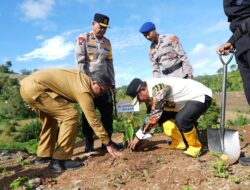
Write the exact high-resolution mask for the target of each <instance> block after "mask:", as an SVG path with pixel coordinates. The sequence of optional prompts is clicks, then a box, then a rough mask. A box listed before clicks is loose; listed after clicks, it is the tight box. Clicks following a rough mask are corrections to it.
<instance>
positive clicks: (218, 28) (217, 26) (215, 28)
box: [206, 20, 229, 32]
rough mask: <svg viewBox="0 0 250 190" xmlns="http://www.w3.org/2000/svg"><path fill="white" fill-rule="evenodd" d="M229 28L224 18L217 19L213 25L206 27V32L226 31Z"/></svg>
mask: <svg viewBox="0 0 250 190" xmlns="http://www.w3.org/2000/svg"><path fill="white" fill-rule="evenodd" d="M228 28H229V23H228V22H227V21H225V20H223V21H222V20H221V21H218V22H217V23H215V24H214V25H213V26H210V27H207V29H206V31H207V32H218V31H223V30H225V31H227V30H228Z"/></svg>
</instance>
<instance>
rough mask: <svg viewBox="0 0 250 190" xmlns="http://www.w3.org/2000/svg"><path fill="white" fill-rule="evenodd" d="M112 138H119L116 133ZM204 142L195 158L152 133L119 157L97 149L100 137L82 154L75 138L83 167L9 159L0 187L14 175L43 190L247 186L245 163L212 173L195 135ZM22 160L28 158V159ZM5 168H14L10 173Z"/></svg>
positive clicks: (247, 130) (247, 131) (249, 169)
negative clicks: (141, 146)
mask: <svg viewBox="0 0 250 190" xmlns="http://www.w3.org/2000/svg"><path fill="white" fill-rule="evenodd" d="M239 131H240V133H241V134H242V137H243V138H242V139H243V141H241V147H243V149H242V154H245V155H248V156H250V146H249V145H248V143H249V142H250V126H245V127H241V128H240V129H239ZM114 139H115V140H116V141H117V142H121V140H122V134H115V135H114ZM201 139H202V143H203V145H204V148H203V149H204V150H203V154H202V155H201V156H200V157H199V158H191V157H187V156H185V155H184V154H183V153H182V151H177V150H171V149H167V141H166V136H165V135H164V134H156V135H155V136H154V137H153V140H152V142H151V146H150V148H149V149H147V150H143V151H136V152H130V151H129V150H128V149H124V150H123V155H122V157H120V158H112V157H111V156H110V155H109V154H108V153H106V151H102V150H101V142H100V140H96V141H95V147H96V149H97V154H94V155H87V154H84V153H83V151H84V146H83V142H78V143H77V144H76V148H75V151H74V158H75V159H80V160H82V161H83V162H84V164H85V166H83V167H81V168H79V169H75V170H67V171H65V172H64V173H53V172H51V171H50V170H48V169H47V165H46V164H44V165H40V166H34V165H30V166H28V167H21V166H19V165H18V164H17V163H16V159H15V158H12V159H9V160H8V161H5V162H4V163H3V162H2V163H0V168H1V170H3V168H5V169H7V170H8V171H9V174H5V175H2V173H3V172H1V175H0V184H1V189H9V185H10V183H11V181H13V180H14V179H16V178H17V177H18V176H28V177H29V179H32V178H36V177H39V178H41V179H42V186H41V187H42V188H43V189H54V190H60V189H62V190H65V189H107V190H110V189H185V188H187V187H189V188H191V189H193V190H194V189H235V190H236V189H249V187H250V166H243V165H241V164H239V163H235V164H234V165H231V166H230V168H229V172H230V175H229V177H228V178H226V179H224V178H219V177H216V176H215V174H216V172H215V173H214V172H213V165H214V162H216V160H217V158H216V157H215V156H214V155H212V154H211V153H209V152H208V151H207V147H206V135H205V133H201ZM27 159H33V158H32V157H29V158H27ZM10 171H14V173H11V172H10Z"/></svg>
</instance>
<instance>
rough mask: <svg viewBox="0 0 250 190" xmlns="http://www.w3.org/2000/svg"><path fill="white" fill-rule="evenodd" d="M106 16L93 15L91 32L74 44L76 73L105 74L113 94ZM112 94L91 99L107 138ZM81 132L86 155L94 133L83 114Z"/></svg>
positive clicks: (111, 113)
mask: <svg viewBox="0 0 250 190" xmlns="http://www.w3.org/2000/svg"><path fill="white" fill-rule="evenodd" d="M109 27H110V26H109V17H107V16H106V15H103V14H100V13H96V14H95V16H94V20H93V22H92V29H93V31H91V32H86V33H83V34H80V35H79V37H78V38H77V41H76V48H75V58H76V65H77V67H78V69H79V70H81V71H82V72H84V73H86V74H87V75H90V74H91V73H92V72H101V73H106V74H107V75H108V76H109V78H110V80H111V82H112V92H113V93H115V73H114V66H113V57H112V48H111V44H110V41H109V40H108V39H107V38H106V37H104V34H105V33H106V30H107V28H109ZM112 92H111V91H107V92H106V93H104V94H103V95H102V96H100V97H98V98H96V99H95V100H94V104H95V107H96V108H98V110H99V112H100V114H101V121H102V123H103V126H104V128H105V129H106V131H107V133H108V135H109V137H110V138H111V136H112V133H113V126H112V124H113V101H112ZM82 131H83V134H84V136H85V138H86V146H85V152H89V151H93V150H94V139H93V130H92V128H91V127H90V126H89V123H88V122H87V120H86V117H85V116H84V114H83V115H82Z"/></svg>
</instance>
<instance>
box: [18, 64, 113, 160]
mask: <svg viewBox="0 0 250 190" xmlns="http://www.w3.org/2000/svg"><path fill="white" fill-rule="evenodd" d="M20 84H21V86H20V93H21V96H22V98H23V99H24V100H25V101H26V102H27V103H28V104H29V105H30V106H31V107H32V108H34V109H35V110H36V111H37V112H38V115H39V118H40V120H41V121H42V130H41V134H40V141H39V144H38V150H37V155H38V156H39V157H52V158H53V159H58V160H68V159H70V158H71V156H72V154H73V148H74V143H75V138H76V133H77V126H78V119H79V118H78V113H77V111H76V110H75V109H74V108H73V107H72V106H71V105H70V103H71V102H73V103H79V105H80V107H81V109H82V111H83V112H84V114H85V116H86V118H87V120H88V122H89V124H90V125H91V126H92V128H93V130H94V131H95V133H96V135H97V136H98V137H99V138H101V139H102V142H103V143H104V144H108V143H109V141H110V139H109V137H108V135H107V133H106V131H105V129H104V128H103V125H102V123H101V122H100V121H99V120H98V118H97V116H96V113H95V107H94V102H93V98H94V93H93V91H92V88H91V80H90V78H89V77H88V76H87V75H85V74H83V73H82V72H80V71H78V70H70V69H47V70H41V71H37V72H34V73H32V74H31V75H29V76H27V77H25V78H24V79H23V80H22V81H21V82H20ZM57 126H59V134H58V136H57V130H56V129H57ZM56 142H57V143H56Z"/></svg>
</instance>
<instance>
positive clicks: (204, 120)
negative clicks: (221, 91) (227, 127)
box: [198, 100, 220, 130]
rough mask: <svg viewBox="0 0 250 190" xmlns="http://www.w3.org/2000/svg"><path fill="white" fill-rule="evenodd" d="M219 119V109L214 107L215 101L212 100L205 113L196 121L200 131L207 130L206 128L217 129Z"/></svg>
mask: <svg viewBox="0 0 250 190" xmlns="http://www.w3.org/2000/svg"><path fill="white" fill-rule="evenodd" d="M219 117H220V108H219V107H218V106H217V105H216V102H215V100H213V101H212V104H211V106H210V107H209V108H208V110H207V112H206V113H205V114H204V115H202V116H201V117H200V118H199V119H198V123H199V126H198V128H199V129H202V130H205V129H207V128H208V127H212V128H214V127H215V128H217V126H218V125H219V122H218V119H219Z"/></svg>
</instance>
